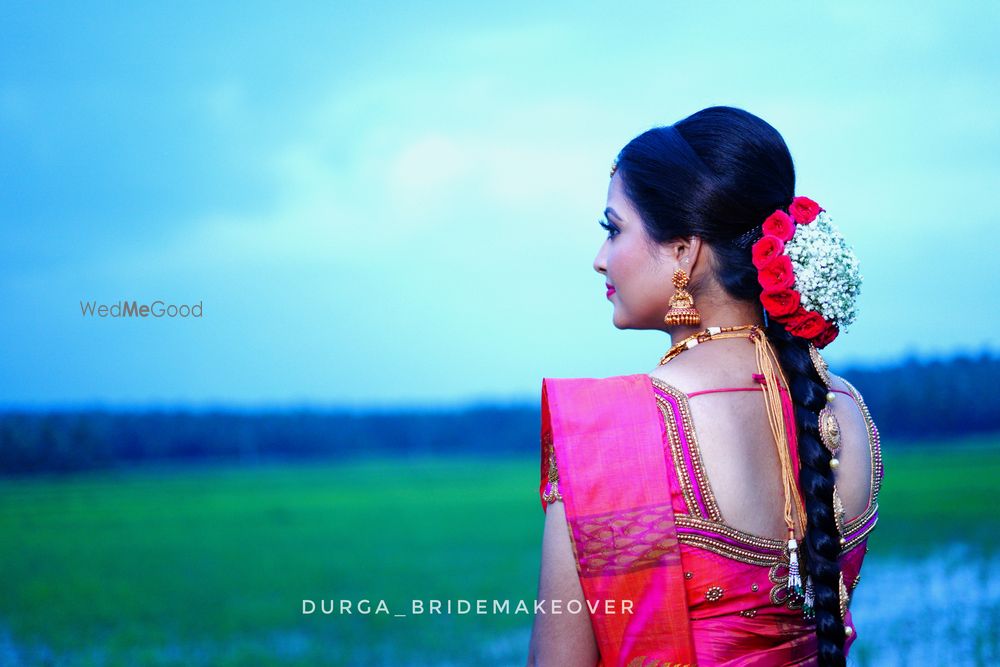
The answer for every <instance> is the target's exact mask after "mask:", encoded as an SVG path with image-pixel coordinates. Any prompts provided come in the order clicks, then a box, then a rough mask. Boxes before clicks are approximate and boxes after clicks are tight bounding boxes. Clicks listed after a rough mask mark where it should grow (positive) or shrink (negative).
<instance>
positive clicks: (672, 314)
mask: <svg viewBox="0 0 1000 667" xmlns="http://www.w3.org/2000/svg"><path fill="white" fill-rule="evenodd" d="M687 284H688V274H687V271H685V270H684V269H681V268H677V269H674V295H673V296H672V297H670V309H669V310H668V311H667V314H666V315H664V316H663V322H664V324H666V325H667V326H668V327H675V326H678V325H680V324H689V325H695V324H699V323H700V322H701V315H700V314H699V313H698V311H697V309H695V307H694V298H693V297H692V296H691V293H690V292H688V291H687V290H686V289H684V288H685V287H687Z"/></svg>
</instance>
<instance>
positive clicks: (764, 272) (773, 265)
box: [757, 255, 795, 292]
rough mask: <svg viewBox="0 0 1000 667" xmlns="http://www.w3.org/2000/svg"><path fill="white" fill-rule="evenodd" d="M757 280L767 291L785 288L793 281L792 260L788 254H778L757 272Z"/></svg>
mask: <svg viewBox="0 0 1000 667" xmlns="http://www.w3.org/2000/svg"><path fill="white" fill-rule="evenodd" d="M757 282H759V283H760V286H761V287H763V288H764V290H765V291H767V292H776V291H778V290H782V289H787V288H789V287H791V286H792V283H794V282H795V274H794V273H793V271H792V260H790V259H789V258H788V255H778V256H777V257H774V258H772V259H771V261H770V262H768V263H767V264H765V265H764V266H763V267H762V268H761V269H760V271H758V272H757Z"/></svg>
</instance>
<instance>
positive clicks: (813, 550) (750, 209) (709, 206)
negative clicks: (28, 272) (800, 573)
mask: <svg viewBox="0 0 1000 667" xmlns="http://www.w3.org/2000/svg"><path fill="white" fill-rule="evenodd" d="M616 170H617V171H616V173H618V174H620V178H621V179H622V180H623V184H624V188H625V192H626V194H627V196H628V198H629V200H630V202H631V203H632V205H633V206H634V207H635V209H636V210H637V211H638V212H639V213H640V216H641V218H642V221H643V224H644V226H645V228H646V232H647V234H648V235H649V237H650V238H651V239H653V240H654V241H656V242H657V243H667V242H670V241H673V240H675V239H678V238H681V237H687V236H698V237H700V238H701V239H702V240H703V241H704V242H705V243H706V244H708V245H709V246H711V248H712V250H713V260H714V261H713V263H714V272H715V277H716V279H717V280H718V282H719V283H720V284H721V285H722V286H723V288H724V289H725V291H726V292H727V293H728V294H729V295H730V296H732V297H733V298H735V299H740V300H743V301H746V302H749V303H753V304H755V305H756V306H757V307H760V306H761V303H760V294H761V286H760V283H759V282H758V280H757V269H756V267H755V266H754V264H753V261H752V251H751V246H750V245H749V244H748V243H743V242H741V239H743V237H744V235H746V234H747V232H749V231H750V230H752V229H755V228H758V227H759V226H760V224H761V223H762V222H763V221H764V219H765V218H767V216H768V215H770V214H771V212H772V211H774V210H775V209H776V208H782V209H785V208H787V207H788V206H789V204H791V203H792V199H793V196H794V192H795V169H794V165H793V164H792V157H791V153H790V152H789V151H788V146H786V145H785V141H784V139H782V137H781V135H780V134H779V133H778V131H777V130H775V129H774V128H773V127H771V126H770V125H769V124H768V123H766V122H765V121H763V120H762V119H761V118H758V117H757V116H754V115H753V114H751V113H749V112H747V111H744V110H742V109H736V108H733V107H722V106H717V107H709V108H707V109H703V110H701V111H699V112H697V113H694V114H692V115H691V116H688V117H687V118H685V119H683V120H680V121H678V122H677V123H675V124H674V125H671V126H666V127H658V128H653V129H651V130H648V131H646V132H644V133H642V134H640V135H639V136H637V137H636V138H634V139H633V140H632V141H630V142H629V143H628V145H626V146H625V147H624V148H623V149H622V150H621V152H620V153H619V154H618V158H617V160H616ZM698 288H699V286H698V285H697V284H695V281H692V285H691V287H690V290H691V292H692V293H695V292H697V291H698ZM766 334H767V337H768V340H769V341H770V342H771V344H772V346H773V347H774V349H775V352H776V353H777V355H778V361H779V363H780V364H781V368H782V371H783V372H784V374H785V377H786V379H787V380H788V383H789V392H790V393H791V396H792V402H793V404H794V406H795V423H796V430H797V432H798V442H799V444H798V447H799V460H800V462H801V470H800V471H799V476H800V477H799V480H800V484H801V487H802V493H803V499H804V501H805V506H806V519H807V523H808V527H807V530H806V536H805V539H804V545H803V547H802V548H801V549H800V552H799V553H800V555H801V556H802V561H803V568H804V572H805V573H806V574H807V575H811V577H812V583H813V595H814V605H813V609H814V611H815V618H816V636H817V644H818V654H819V664H820V665H823V666H832V667H842V666H843V665H844V664H845V657H844V641H845V635H844V623H843V621H842V619H841V617H840V566H839V563H838V558H839V555H840V533H839V532H838V530H837V525H836V521H835V520H834V514H833V482H834V479H833V471H832V470H831V469H830V458H831V456H830V453H829V451H828V450H827V449H826V447H824V446H823V445H822V443H821V442H820V440H819V426H818V424H817V420H818V419H819V411H820V409H821V408H822V407H823V406H824V405H825V403H826V387H825V386H824V385H823V384H822V382H821V380H820V377H819V375H818V373H817V372H816V369H815V368H814V367H813V365H812V360H811V359H810V357H809V349H808V343H807V342H806V341H805V340H803V339H801V338H796V337H793V336H792V335H791V334H789V333H788V332H787V331H786V330H785V329H784V327H783V326H781V325H780V324H779V323H777V322H770V323H769V324H768V326H767V328H766Z"/></svg>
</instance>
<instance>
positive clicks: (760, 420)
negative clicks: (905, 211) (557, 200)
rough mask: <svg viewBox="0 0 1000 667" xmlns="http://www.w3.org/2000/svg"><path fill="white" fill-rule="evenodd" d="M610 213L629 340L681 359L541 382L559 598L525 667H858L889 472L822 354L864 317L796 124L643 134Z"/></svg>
mask: <svg viewBox="0 0 1000 667" xmlns="http://www.w3.org/2000/svg"><path fill="white" fill-rule="evenodd" d="M605 215H606V219H605V220H602V221H601V225H602V227H604V228H605V229H606V230H607V231H608V237H607V239H606V240H605V241H604V244H603V245H602V246H601V249H600V251H599V252H598V254H597V257H596V259H595V261H594V269H595V270H596V271H597V272H598V273H600V274H602V275H603V276H604V278H605V281H606V284H607V288H608V298H609V299H610V300H611V302H612V304H613V306H614V316H613V320H614V324H615V326H616V327H617V328H619V329H658V330H662V331H666V332H667V333H669V334H670V339H671V344H672V345H671V347H670V349H669V350H668V351H667V353H666V354H664V355H663V357H662V358H661V359H660V362H659V364H657V365H656V366H655V367H654V368H652V370H650V371H649V372H648V373H640V374H634V375H622V376H615V377H611V378H603V379H589V378H577V379H572V378H568V379H552V378H546V379H545V380H543V384H542V461H541V463H542V466H541V472H542V479H541V483H540V488H539V491H540V493H541V500H542V507H543V508H544V509H545V511H546V518H545V528H544V535H543V540H542V565H541V572H540V575H539V593H538V599H539V600H546V601H558V605H550V606H548V607H546V609H548V610H551V611H550V612H548V613H539V614H536V617H535V623H534V627H533V630H532V637H531V646H530V648H529V658H528V664H529V665H541V666H543V667H548V666H550V665H554V666H558V667H574V666H577V665H587V666H592V665H595V664H596V665H603V666H608V667H610V666H612V665H614V666H618V665H623V666H625V665H627V666H628V667H634V666H639V667H649V666H650V665H678V664H680V665H688V664H691V665H693V664H697V665H702V666H705V665H815V664H819V665H843V664H845V657H846V655H847V653H848V650H849V648H850V645H851V643H852V642H853V641H854V639H855V636H856V634H855V628H854V624H853V621H852V619H851V614H850V611H849V609H848V605H849V602H850V598H851V595H852V594H853V591H854V589H855V587H856V586H857V585H858V580H859V572H860V569H861V562H862V559H863V558H864V554H865V552H866V551H867V546H866V543H867V538H868V535H869V533H870V532H871V530H872V528H873V527H874V525H875V522H876V520H877V508H878V506H877V499H878V490H879V487H880V485H881V479H882V465H881V455H880V450H879V441H878V431H877V430H876V428H875V425H874V423H873V422H872V420H871V417H870V415H869V413H868V410H867V408H866V407H865V404H864V401H863V399H862V397H861V395H860V394H859V393H858V392H857V390H856V389H855V388H854V387H853V386H852V385H851V384H849V383H848V382H847V381H845V380H843V379H842V378H840V377H837V376H836V375H833V374H831V373H830V372H829V369H828V368H827V367H826V364H825V362H824V361H823V359H822V356H821V355H820V353H819V349H821V348H823V347H825V346H826V345H828V344H829V343H830V342H831V341H832V340H833V339H835V338H836V337H837V335H838V334H839V333H840V331H842V330H843V329H844V327H846V326H847V325H849V324H850V323H851V321H853V319H854V316H855V310H854V308H855V300H856V297H857V294H858V291H859V287H860V275H859V273H858V267H857V261H856V259H855V257H854V255H853V253H852V252H851V250H850V248H849V247H848V246H847V245H846V243H844V241H843V238H842V237H841V236H840V234H839V233H838V232H837V230H836V228H835V227H833V225H832V223H831V220H830V217H829V215H828V214H827V213H826V212H825V210H824V209H823V208H822V207H820V206H819V205H818V204H817V203H816V202H814V201H812V200H811V199H808V198H806V197H796V196H795V173H794V169H793V166H792V159H791V156H790V154H789V151H788V148H787V146H786V145H785V142H784V140H783V139H782V138H781V136H780V135H779V134H778V132H777V131H776V130H775V129H774V128H773V127H771V126H770V125H768V124H767V123H766V122H764V121H763V120H761V119H760V118H758V117H756V116H754V115H752V114H750V113H748V112H746V111H743V110H740V109H734V108H730V107H712V108H708V109H704V110H702V111H699V112H698V113H695V114H694V115H692V116H690V117H688V118H685V119H684V120H681V121H679V122H678V123H676V124H674V125H672V126H668V127H659V128H655V129H652V130H649V131H648V132H645V133H643V134H641V135H640V136H638V137H636V138H635V139H633V140H632V141H631V142H630V143H629V144H628V145H627V146H625V148H624V149H622V151H621V152H620V153H619V155H618V157H617V159H616V160H615V162H614V165H613V166H612V170H611V182H610V185H609V187H608V199H607V208H606V210H605ZM762 399H763V400H762ZM556 609H558V610H559V611H558V612H557V611H556Z"/></svg>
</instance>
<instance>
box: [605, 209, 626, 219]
mask: <svg viewBox="0 0 1000 667" xmlns="http://www.w3.org/2000/svg"><path fill="white" fill-rule="evenodd" d="M604 215H606V216H609V217H612V218H615V219H617V220H618V221H619V222H624V220H622V217H621V216H620V215H618V213H617V212H616V211H615V209H613V208H611V207H610V206H609V207H607V208H606V209H604Z"/></svg>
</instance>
